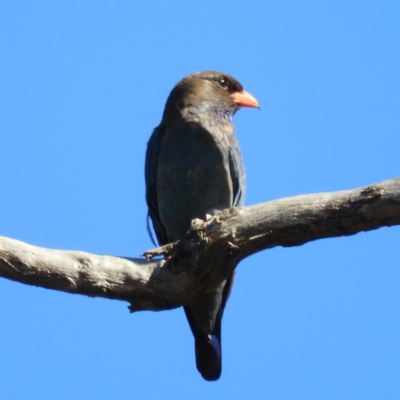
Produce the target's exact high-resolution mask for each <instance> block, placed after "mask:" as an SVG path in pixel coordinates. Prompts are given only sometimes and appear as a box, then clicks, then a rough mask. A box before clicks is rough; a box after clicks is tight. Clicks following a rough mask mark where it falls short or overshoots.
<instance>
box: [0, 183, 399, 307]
mask: <svg viewBox="0 0 400 400" xmlns="http://www.w3.org/2000/svg"><path fill="white" fill-rule="evenodd" d="M399 224H400V178H397V179H392V180H388V181H384V182H381V183H377V184H374V185H370V186H366V187H363V188H358V189H354V190H347V191H340V192H332V193H319V194H310V195H303V196H295V197H289V198H285V199H280V200H275V201H271V202H268V203H262V204H258V205H255V206H251V207H242V208H231V209H227V210H224V211H223V212H222V213H221V214H219V215H218V216H217V217H214V218H212V219H211V220H209V221H200V220H195V221H193V222H192V227H191V229H190V231H189V232H188V234H187V237H186V238H185V239H183V240H181V241H180V242H177V243H172V244H169V245H166V246H163V247H161V248H158V249H155V250H152V251H149V252H147V253H146V254H145V255H146V257H147V258H148V260H144V259H138V258H135V259H133V258H124V257H112V256H101V255H95V254H89V253H84V252H77V251H61V250H50V249H44V248H40V247H36V246H32V245H29V244H26V243H23V242H20V241H17V240H13V239H8V238H4V237H0V276H1V277H4V278H7V279H11V280H14V281H18V282H21V283H25V284H30V285H36V286H41V287H44V288H49V289H55V290H61V291H64V292H69V293H77V294H84V295H87V296H92V297H105V298H109V299H115V300H125V301H128V302H130V303H131V306H130V309H131V311H137V310H165V309H170V308H174V307H179V306H181V305H183V304H189V303H190V302H191V301H193V300H194V299H195V298H196V297H197V295H198V294H199V293H201V292H203V291H207V290H209V289H210V288H213V287H215V286H216V285H217V284H219V283H220V282H221V281H222V280H223V279H225V277H226V276H227V274H229V273H230V272H232V271H233V270H234V269H235V268H236V266H237V264H238V263H239V262H240V261H241V260H242V259H244V258H245V257H248V256H249V255H251V254H254V253H256V252H258V251H261V250H265V249H269V248H272V247H275V246H284V247H289V246H298V245H302V244H304V243H307V242H309V241H312V240H316V239H323V238H328V237H337V236H347V235H353V234H355V233H357V232H361V231H368V230H372V229H378V228H380V227H383V226H392V225H399ZM162 254H164V255H166V256H167V261H165V260H155V261H154V260H153V261H151V260H150V259H151V258H152V257H153V256H154V255H162Z"/></svg>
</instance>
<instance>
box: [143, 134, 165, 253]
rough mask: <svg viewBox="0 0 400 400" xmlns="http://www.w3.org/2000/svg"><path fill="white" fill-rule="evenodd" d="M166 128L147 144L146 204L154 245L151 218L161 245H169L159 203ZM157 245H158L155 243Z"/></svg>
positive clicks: (148, 225) (152, 136)
mask: <svg viewBox="0 0 400 400" xmlns="http://www.w3.org/2000/svg"><path fill="white" fill-rule="evenodd" d="M164 132H165V130H164V128H161V127H158V128H156V129H154V132H153V134H152V135H151V137H150V140H149V142H148V143H147V150H146V163H145V179H146V202H147V206H148V208H149V212H148V215H147V230H148V232H149V235H150V238H151V240H152V242H153V243H154V239H153V235H152V234H151V230H150V224H149V217H150V218H151V221H152V222H153V228H154V232H155V234H156V236H157V240H158V243H159V244H166V243H167V235H166V233H165V229H164V227H163V225H162V222H161V219H160V214H159V209H158V201H157V165H158V155H159V152H160V146H161V141H162V138H163V135H164ZM154 245H156V243H154Z"/></svg>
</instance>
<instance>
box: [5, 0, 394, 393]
mask: <svg viewBox="0 0 400 400" xmlns="http://www.w3.org/2000/svg"><path fill="white" fill-rule="evenodd" d="M399 21H400V3H399V2H398V1H382V2H377V1H376V2H374V1H324V2H320V1H303V2H297V1H251V2H243V1H230V2H227V1H220V2H211V1H202V2H200V1H191V2H183V1H170V2H166V1H164V2H163V1H147V2H132V1H123V0H121V1H118V2H111V1H103V2H95V1H80V2H77V1H62V0H60V1H57V2H52V1H37V2H29V1H18V0H16V1H7V0H6V1H2V2H1V3H0V54H1V60H2V62H1V63H0V88H1V89H0V107H1V112H0V131H1V147H0V154H1V156H0V170H1V174H0V209H1V218H0V221H1V223H0V235H3V236H8V237H11V238H15V239H19V240H23V241H26V242H28V243H31V244H35V245H38V246H43V247H49V248H57V249H72V250H82V251H88V252H93V253H98V254H112V255H124V256H139V255H140V254H141V253H143V251H145V250H146V249H149V248H151V247H152V245H151V242H150V240H149V238H148V237H147V234H146V229H145V215H146V205H145V200H144V176H143V175H144V174H143V164H144V154H145V148H146V143H147V140H148V138H149V136H150V134H151V132H152V129H153V128H154V127H155V126H157V125H158V123H159V122H160V119H161V114H162V111H163V107H164V104H165V100H166V98H167V96H168V93H169V91H170V90H171V88H172V87H173V85H174V84H175V83H176V82H177V81H178V80H180V79H181V78H182V77H184V76H185V75H187V74H189V73H191V72H195V71H199V70H202V69H219V70H222V71H225V72H227V73H229V74H231V75H233V76H234V77H235V78H237V79H238V80H239V81H240V82H241V83H242V84H243V86H244V87H245V89H246V90H248V91H249V92H250V93H252V94H253V95H254V96H255V97H256V98H257V99H258V100H259V102H260V104H261V111H260V112H259V111H257V110H250V109H243V110H241V111H240V112H239V113H238V114H237V115H236V116H235V118H234V122H235V125H236V128H237V135H238V139H239V142H240V145H241V149H242V153H243V157H244V161H245V165H246V171H247V176H248V180H247V182H248V192H247V200H246V202H247V204H248V205H251V204H256V203H260V202H263V201H268V200H272V199H277V198H281V197H286V196H292V195H297V194H305V193H314V192H326V191H335V190H344V189H351V188H356V187H359V186H363V185H367V184H370V183H374V182H379V181H382V180H386V179H390V178H394V177H397V176H400V168H399V149H400V135H399V130H400V111H399V110H400V78H399V76H400V73H399V71H400V25H399ZM399 233H400V230H399V228H398V227H393V228H383V229H380V230H378V231H374V232H368V233H362V234H358V235H356V236H352V237H347V238H337V239H329V240H322V241H317V242H313V243H309V244H306V245H304V246H301V247H297V248H285V249H283V248H276V249H272V250H269V251H266V252H262V253H260V254H257V255H255V256H253V257H250V258H248V259H246V260H245V261H243V262H242V263H241V264H240V265H239V267H238V273H237V279H236V283H235V286H234V289H233V292H232V295H231V298H230V300H229V303H228V306H227V308H226V312H225V316H224V321H223V352H224V353H223V374H222V378H221V379H220V380H219V381H218V382H215V383H208V382H205V381H203V380H202V379H201V377H200V375H199V374H198V373H197V371H196V368H195V364H194V349H193V339H192V336H191V333H190V330H189V327H188V325H187V322H186V320H185V317H184V313H183V311H182V310H181V309H177V310H173V311H168V312H159V313H152V312H142V313H136V314H129V312H128V309H127V304H125V303H123V302H117V301H110V300H104V299H91V298H88V297H84V296H77V295H70V294H65V293H60V292H55V291H51V290H45V289H41V288H36V287H29V286H23V285H21V284H18V283H14V282H10V281H6V280H0V302H1V303H0V308H1V310H2V313H1V318H0V332H1V340H0V359H1V364H0V386H1V393H2V398H4V399H38V398H40V399H54V398H57V399H92V398H93V399H110V398H115V399H132V398H133V399H153V398H154V399H156V398H157V399H158V398H171V399H205V398H207V399H244V398H246V399H266V398H270V399H276V400H279V399H356V398H357V399H377V398H381V399H398V398H400V310H399V304H400V292H399V290H398V288H399V285H400V270H399V258H398V246H399Z"/></svg>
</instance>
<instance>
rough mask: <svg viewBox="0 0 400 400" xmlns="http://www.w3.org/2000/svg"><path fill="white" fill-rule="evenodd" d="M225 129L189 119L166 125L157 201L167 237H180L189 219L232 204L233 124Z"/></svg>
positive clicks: (160, 161)
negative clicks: (230, 136)
mask: <svg viewBox="0 0 400 400" xmlns="http://www.w3.org/2000/svg"><path fill="white" fill-rule="evenodd" d="M228 128H229V126H227V125H224V126H223V127H222V129H221V127H216V126H215V125H212V124H211V123H209V124H208V125H206V127H205V126H203V125H200V124H198V123H190V124H181V125H180V126H176V127H174V128H171V129H166V131H165V134H164V136H163V139H162V143H161V146H160V152H159V160H158V166H157V201H158V207H159V214H160V218H161V221H162V223H163V226H164V227H165V229H166V233H167V236H168V240H169V241H174V240H178V239H180V238H182V237H183V236H184V235H185V233H186V232H187V230H188V229H189V227H190V222H191V220H192V219H194V218H202V219H204V217H205V215H206V214H207V213H210V214H215V213H216V212H217V211H218V210H222V209H224V208H228V207H231V206H232V205H233V196H234V194H233V186H232V179H231V172H230V164H229V157H230V155H229V154H230V147H231V144H230V140H229V135H233V127H232V128H231V130H229V129H228Z"/></svg>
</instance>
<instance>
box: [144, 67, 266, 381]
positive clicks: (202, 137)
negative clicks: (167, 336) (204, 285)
mask: <svg viewBox="0 0 400 400" xmlns="http://www.w3.org/2000/svg"><path fill="white" fill-rule="evenodd" d="M240 107H256V108H259V105H258V102H257V100H256V99H255V98H254V97H253V96H252V95H251V94H249V93H248V92H246V91H244V90H243V87H242V85H241V84H240V83H239V82H238V81H237V80H236V79H234V78H233V77H231V76H229V75H228V74H225V73H223V72H218V71H202V72H197V73H194V74H191V75H189V76H187V77H186V78H184V79H183V80H181V81H180V82H179V83H178V84H177V85H176V86H175V87H174V88H173V90H172V92H171V93H170V95H169V97H168V100H167V103H166V105H165V109H164V114H163V117H162V120H161V123H160V125H159V126H158V127H157V128H155V130H154V132H153V134H152V136H151V138H150V140H149V142H148V145H147V152H146V164H145V177H146V201H147V205H148V208H149V216H150V218H151V220H152V223H153V227H154V232H155V234H156V236H157V239H158V242H159V244H160V245H163V244H167V243H170V242H174V241H176V240H179V239H182V238H184V237H185V234H186V232H187V231H188V230H189V228H190V224H191V221H192V220H193V219H195V218H201V219H205V218H206V215H207V214H211V215H216V214H217V213H218V212H220V211H222V210H223V209H226V208H230V207H234V206H240V205H243V202H244V192H245V173H244V167H243V162H242V157H241V154H240V150H239V145H238V142H237V139H236V136H235V128H234V126H233V125H232V122H231V120H232V116H233V115H234V114H235V112H236V111H237V110H238V109H239V108H240ZM232 284H233V274H232V275H231V276H229V277H228V278H227V279H226V281H224V282H222V283H221V284H220V285H219V286H218V287H217V288H215V289H214V290H212V291H211V292H207V293H203V294H202V295H201V296H200V297H199V298H198V299H196V300H195V302H194V303H193V304H190V305H188V306H185V307H184V309H185V313H186V317H187V319H188V322H189V325H190V328H191V330H192V333H193V336H194V339H195V352H196V366H197V369H198V370H199V372H200V373H201V375H202V376H203V378H204V379H206V380H209V381H213V380H217V379H218V378H219V377H220V375H221V356H222V353H221V320H222V314H223V311H224V307H225V305H226V302H227V299H228V296H229V293H230V289H231V287H232Z"/></svg>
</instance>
